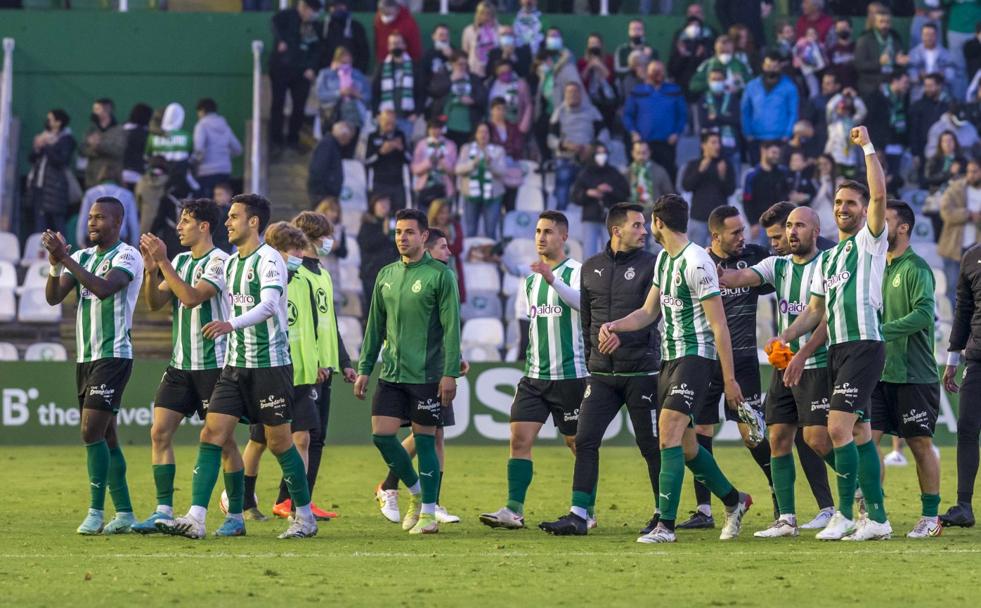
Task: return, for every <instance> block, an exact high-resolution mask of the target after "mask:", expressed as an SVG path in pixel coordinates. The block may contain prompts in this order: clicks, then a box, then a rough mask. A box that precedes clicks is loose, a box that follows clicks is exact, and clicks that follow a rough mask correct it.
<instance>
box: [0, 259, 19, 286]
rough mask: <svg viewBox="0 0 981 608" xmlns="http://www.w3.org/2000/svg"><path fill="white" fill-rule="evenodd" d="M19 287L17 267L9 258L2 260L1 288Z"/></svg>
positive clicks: (0, 262) (0, 264)
mask: <svg viewBox="0 0 981 608" xmlns="http://www.w3.org/2000/svg"><path fill="white" fill-rule="evenodd" d="M14 287H17V268H16V267H15V266H14V265H13V263H11V262H10V261H8V260H0V288H4V289H13V288H14Z"/></svg>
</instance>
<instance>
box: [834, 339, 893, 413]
mask: <svg viewBox="0 0 981 608" xmlns="http://www.w3.org/2000/svg"><path fill="white" fill-rule="evenodd" d="M885 365H886V344H885V342H878V341H876V340H856V341H854V342H843V343H841V344H832V345H831V346H829V347H828V383H829V386H830V387H831V388H830V393H831V409H832V410H833V411H836V412H848V413H849V414H857V415H858V418H859V420H861V421H862V422H868V421H869V420H870V419H871V416H872V411H871V403H872V391H873V390H875V385H876V384H878V383H879V378H881V377H882V369H883V367H885Z"/></svg>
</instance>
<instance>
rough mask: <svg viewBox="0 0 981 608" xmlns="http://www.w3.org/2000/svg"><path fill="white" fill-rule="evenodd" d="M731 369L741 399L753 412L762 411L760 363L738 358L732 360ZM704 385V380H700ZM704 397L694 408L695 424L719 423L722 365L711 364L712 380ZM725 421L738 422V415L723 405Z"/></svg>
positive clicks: (722, 392) (723, 385)
mask: <svg viewBox="0 0 981 608" xmlns="http://www.w3.org/2000/svg"><path fill="white" fill-rule="evenodd" d="M732 365H733V367H735V368H736V369H735V372H736V382H738V383H739V388H740V389H741V390H742V392H743V399H744V400H745V402H746V403H748V404H749V405H750V407H752V408H753V409H755V410H758V411H763V402H762V399H761V398H760V392H761V390H762V387H761V383H760V362H759V360H757V358H756V357H755V356H753V357H739V358H738V359H733V362H732ZM701 382H702V384H704V383H705V380H704V378H703V379H702V380H701ZM703 394H704V397H702V398H700V401H699V403H698V406H697V407H696V408H695V416H694V417H695V424H718V423H719V402H720V401H721V400H722V396H723V395H724V394H725V382H723V380H722V363H720V362H719V361H713V362H712V378H711V380H709V383H708V388H707V389H706V390H705V391H704V393H703ZM722 409H724V410H725V413H726V420H731V421H733V422H739V415H738V414H737V413H736V411H735V410H733V409H730V408H729V407H727V406H725V405H723V406H722Z"/></svg>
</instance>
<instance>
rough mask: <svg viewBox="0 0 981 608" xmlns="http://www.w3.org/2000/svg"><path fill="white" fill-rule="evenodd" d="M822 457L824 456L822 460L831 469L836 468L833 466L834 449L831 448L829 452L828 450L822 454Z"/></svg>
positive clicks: (834, 469)
mask: <svg viewBox="0 0 981 608" xmlns="http://www.w3.org/2000/svg"><path fill="white" fill-rule="evenodd" d="M822 458H824V461H825V462H826V463H828V466H829V467H831V470H832V471H837V469H836V468H835V451H834V450H831V451H830V452H828V453H827V454H825V455H824V456H822Z"/></svg>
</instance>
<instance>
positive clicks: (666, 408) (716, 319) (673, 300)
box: [599, 194, 753, 543]
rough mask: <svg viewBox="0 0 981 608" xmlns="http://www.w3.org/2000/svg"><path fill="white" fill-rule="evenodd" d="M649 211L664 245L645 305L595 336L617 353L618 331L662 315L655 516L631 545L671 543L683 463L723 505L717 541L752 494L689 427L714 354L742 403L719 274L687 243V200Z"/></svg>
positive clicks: (729, 390)
mask: <svg viewBox="0 0 981 608" xmlns="http://www.w3.org/2000/svg"><path fill="white" fill-rule="evenodd" d="M651 213H652V220H651V232H652V233H653V234H654V238H655V239H656V240H657V242H658V243H660V244H661V245H662V246H663V247H664V250H663V251H661V253H660V254H658V256H657V260H656V262H655V265H654V278H653V280H652V283H653V286H654V287H653V288H652V289H651V290H650V293H649V294H648V296H647V300H646V301H645V302H644V305H643V307H641V308H638V309H637V310H635V311H633V312H632V313H630V314H629V315H627V316H625V317H623V318H621V319H618V320H616V321H611V322H609V323H605V324H604V325H603V326H602V327H601V328H600V335H599V348H600V350H601V352H603V353H612V352H615V351H616V349H617V348H618V347H619V346H620V340H621V338H620V334H621V333H626V332H633V331H638V330H640V329H642V328H644V327H647V326H649V325H651V324H652V323H654V322H655V321H657V319H658V317H659V316H660V315H661V312H662V311H663V313H664V340H663V341H662V344H661V359H662V363H661V372H660V376H659V378H658V386H657V388H658V402H659V403H660V407H661V412H660V415H659V419H658V431H659V433H658V438H659V440H660V444H661V475H660V480H659V481H660V491H659V493H658V507H659V509H660V521H659V522H658V523H657V526H656V527H655V528H654V529H653V530H651V532H649V533H647V534H645V535H643V536H641V537H640V538H638V539H637V542H640V543H673V542H675V540H676V536H675V531H674V528H675V519H676V517H677V513H678V503H679V502H680V498H681V487H682V485H683V482H684V474H685V467H686V466H687V467H688V468H689V469H691V471H692V473H693V474H694V475H695V476H696V477H697V478H698V479H699V480H700V481H702V483H704V484H705V485H706V486H707V487H708V488H709V490H710V491H711V492H712V493H713V494H715V495H716V496H718V497H719V498H720V499H721V500H722V503H723V504H724V505H725V506H726V521H725V524H724V525H723V527H722V533H721V534H720V535H719V539H720V540H730V539H733V538H736V537H737V536H738V535H739V532H740V529H741V527H742V520H743V516H745V514H746V512H747V511H749V508H750V506H751V505H752V504H753V499H752V497H751V496H750V495H749V494H746V493H744V492H740V491H739V490H737V489H736V488H735V487H733V485H732V484H731V483H730V482H729V480H728V479H726V476H725V475H724V474H723V473H722V471H721V470H720V469H719V466H718V464H717V463H716V461H715V458H713V457H712V454H711V453H710V452H709V451H708V450H706V449H705V448H703V447H702V446H700V445H699V444H698V441H697V440H696V439H695V429H694V428H693V427H692V424H691V422H692V416H693V415H694V413H695V408H696V407H697V406H698V404H700V403H701V402H702V400H703V399H704V393H705V391H706V389H707V388H708V386H707V383H706V381H705V380H706V379H707V378H710V377H711V376H712V372H713V368H714V366H715V361H716V360H717V359H718V360H719V361H720V364H721V366H722V378H723V388H724V392H725V397H726V404H727V405H728V407H730V408H732V409H736V408H738V407H739V406H740V405H741V404H742V403H743V401H744V399H743V394H742V390H741V388H740V386H739V383H738V382H737V381H736V371H735V367H734V365H733V358H732V346H731V342H730V337H729V327H728V326H727V325H726V319H725V310H724V308H723V305H722V297H721V293H720V290H719V282H718V274H717V270H716V268H715V263H714V262H713V261H712V258H711V257H710V256H709V254H708V253H707V252H706V251H705V250H704V249H702V248H701V247H699V246H697V245H695V244H693V243H691V242H690V241H689V240H688V236H687V230H688V216H689V213H688V203H686V202H685V200H684V199H683V198H681V197H680V196H678V195H676V194H666V195H664V196H661V197H660V198H659V199H658V200H657V202H656V203H655V204H654V208H653V209H652V211H651Z"/></svg>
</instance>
